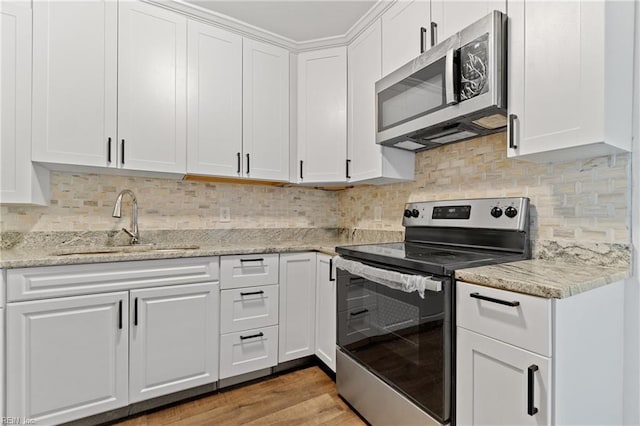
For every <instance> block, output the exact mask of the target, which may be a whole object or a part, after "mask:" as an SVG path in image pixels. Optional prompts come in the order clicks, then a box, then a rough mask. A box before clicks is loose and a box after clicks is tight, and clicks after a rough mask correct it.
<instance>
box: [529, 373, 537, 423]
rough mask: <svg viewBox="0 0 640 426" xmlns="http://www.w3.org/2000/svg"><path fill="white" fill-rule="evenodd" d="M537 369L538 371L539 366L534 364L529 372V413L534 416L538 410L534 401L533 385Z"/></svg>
mask: <svg viewBox="0 0 640 426" xmlns="http://www.w3.org/2000/svg"><path fill="white" fill-rule="evenodd" d="M536 371H538V366H537V365H535V364H533V365H531V366H530V367H529V369H528V372H527V414H528V415H530V416H533V415H535V414H536V413H537V412H538V409H537V408H536V407H535V404H534V401H533V393H534V392H533V391H534V388H533V386H534V379H535V374H536Z"/></svg>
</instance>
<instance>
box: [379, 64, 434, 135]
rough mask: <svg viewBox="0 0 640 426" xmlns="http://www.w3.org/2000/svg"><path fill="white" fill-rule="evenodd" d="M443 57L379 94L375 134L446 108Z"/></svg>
mask: <svg viewBox="0 0 640 426" xmlns="http://www.w3.org/2000/svg"><path fill="white" fill-rule="evenodd" d="M445 74H446V73H445V58H444V57H443V58H441V59H439V60H437V61H436V62H434V63H432V64H430V65H428V66H426V67H424V68H422V69H420V70H419V71H417V72H415V73H413V74H412V75H410V76H409V77H407V78H405V79H403V80H402V81H400V82H398V83H396V84H394V85H393V86H390V87H388V88H386V89H384V90H382V91H381V92H380V93H378V131H379V132H380V131H383V130H387V129H389V128H391V127H393V126H397V125H398V124H402V123H405V122H407V121H411V120H413V119H415V118H417V117H421V116H423V115H426V114H429V113H430V112H433V111H437V110H439V109H442V108H444V107H446V106H447V103H446V97H445V96H446V93H445V78H446V76H445Z"/></svg>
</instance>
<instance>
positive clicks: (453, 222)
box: [402, 197, 529, 231]
mask: <svg viewBox="0 0 640 426" xmlns="http://www.w3.org/2000/svg"><path fill="white" fill-rule="evenodd" d="M528 220H529V199H528V198H525V197H508V198H476V199H469V200H447V201H421V202H416V203H408V204H407V205H406V206H405V210H404V218H403V220H402V224H403V225H404V226H405V227H412V226H439V227H457V228H488V229H505V230H514V231H522V230H524V229H525V226H526V225H527V222H528Z"/></svg>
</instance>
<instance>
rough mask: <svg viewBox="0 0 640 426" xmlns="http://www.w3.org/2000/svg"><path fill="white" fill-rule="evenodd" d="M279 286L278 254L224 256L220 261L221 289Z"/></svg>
mask: <svg viewBox="0 0 640 426" xmlns="http://www.w3.org/2000/svg"><path fill="white" fill-rule="evenodd" d="M269 284H278V255H277V254H247V255H241V256H223V257H222V258H221V260H220V288H222V289H225V288H238V287H252V286H257V285H269Z"/></svg>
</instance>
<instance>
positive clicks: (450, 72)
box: [444, 49, 458, 105]
mask: <svg viewBox="0 0 640 426" xmlns="http://www.w3.org/2000/svg"><path fill="white" fill-rule="evenodd" d="M457 56H458V49H449V50H448V51H447V56H446V57H445V61H444V72H445V77H444V93H445V101H446V103H447V105H455V104H457V103H458V64H457V61H456V59H457Z"/></svg>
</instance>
